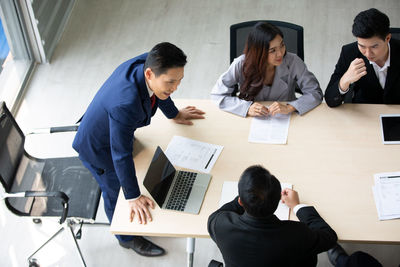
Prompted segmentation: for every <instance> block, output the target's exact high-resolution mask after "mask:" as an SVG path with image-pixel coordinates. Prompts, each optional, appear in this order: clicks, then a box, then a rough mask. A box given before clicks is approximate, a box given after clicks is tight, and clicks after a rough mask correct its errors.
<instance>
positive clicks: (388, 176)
mask: <svg viewBox="0 0 400 267" xmlns="http://www.w3.org/2000/svg"><path fill="white" fill-rule="evenodd" d="M374 179H375V186H373V187H372V191H373V193H374V198H375V204H376V209H377V210H378V217H379V220H390V219H397V218H400V172H392V173H378V174H375V175H374Z"/></svg>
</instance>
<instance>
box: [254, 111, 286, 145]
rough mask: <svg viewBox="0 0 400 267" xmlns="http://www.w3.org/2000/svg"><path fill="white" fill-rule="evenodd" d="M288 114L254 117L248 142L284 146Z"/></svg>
mask: <svg viewBox="0 0 400 267" xmlns="http://www.w3.org/2000/svg"><path fill="white" fill-rule="evenodd" d="M289 123H290V114H276V115H274V116H267V117H256V118H253V119H252V122H251V127H250V133H249V142H252V143H265V144H286V142H287V136H288V131H289Z"/></svg>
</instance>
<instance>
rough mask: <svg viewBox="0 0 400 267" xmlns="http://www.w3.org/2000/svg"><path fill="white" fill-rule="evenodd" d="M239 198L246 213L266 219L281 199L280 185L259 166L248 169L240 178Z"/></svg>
mask: <svg viewBox="0 0 400 267" xmlns="http://www.w3.org/2000/svg"><path fill="white" fill-rule="evenodd" d="M238 187H239V188H238V189H239V197H240V200H241V202H242V204H243V207H244V209H245V210H246V212H247V213H249V214H250V215H252V216H254V217H266V216H268V215H271V214H273V213H274V212H275V210H276V208H277V207H278V204H279V201H280V199H281V191H282V189H281V184H280V182H279V181H278V179H276V178H275V176H273V175H272V174H271V173H270V172H269V171H268V170H267V169H265V168H264V167H263V166H261V165H253V166H250V167H248V168H247V169H246V170H245V171H244V172H243V173H242V175H241V176H240V180H239V185H238Z"/></svg>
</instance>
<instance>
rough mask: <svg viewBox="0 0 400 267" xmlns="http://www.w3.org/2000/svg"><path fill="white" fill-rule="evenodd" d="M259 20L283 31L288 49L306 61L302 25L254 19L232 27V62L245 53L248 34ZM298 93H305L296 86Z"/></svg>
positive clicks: (234, 93) (235, 91)
mask: <svg viewBox="0 0 400 267" xmlns="http://www.w3.org/2000/svg"><path fill="white" fill-rule="evenodd" d="M258 22H268V23H270V24H273V25H275V26H277V27H278V28H279V29H280V30H281V31H282V33H283V38H284V41H285V45H286V49H287V51H289V52H291V53H295V54H297V55H298V56H299V57H300V58H301V59H302V60H303V61H304V30H303V27H302V26H299V25H296V24H293V23H289V22H284V21H277V20H253V21H246V22H241V23H237V24H233V25H231V27H230V63H232V62H233V60H234V59H235V58H237V57H238V56H240V55H241V54H243V50H244V47H245V45H246V40H247V36H248V35H249V32H250V31H251V29H252V28H253V27H254V25H256V24H257V23H258ZM237 93H238V88H237V87H235V90H234V91H233V92H232V96H236V94H237ZM296 93H299V94H303V93H302V92H301V90H300V89H299V88H297V87H296Z"/></svg>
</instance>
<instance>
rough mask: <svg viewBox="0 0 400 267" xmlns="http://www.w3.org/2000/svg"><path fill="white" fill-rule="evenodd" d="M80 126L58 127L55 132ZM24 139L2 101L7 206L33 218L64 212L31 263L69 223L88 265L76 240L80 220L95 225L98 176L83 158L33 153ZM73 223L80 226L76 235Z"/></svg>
mask: <svg viewBox="0 0 400 267" xmlns="http://www.w3.org/2000/svg"><path fill="white" fill-rule="evenodd" d="M76 129H77V127H76V126H75V127H72V128H69V127H59V128H51V132H61V131H68V130H76ZM24 143H25V136H24V134H23V132H22V131H21V129H20V127H19V126H18V124H17V122H16V121H15V119H14V118H13V116H12V114H11V113H10V111H9V110H8V109H7V107H6V105H5V103H4V102H0V182H1V184H2V185H3V187H4V190H5V192H6V193H5V194H4V196H3V198H4V200H5V204H6V206H7V207H8V209H9V210H10V211H11V212H13V213H14V214H16V215H19V216H29V217H34V218H35V220H34V222H40V219H37V218H38V217H58V216H60V217H61V219H60V221H59V222H60V224H61V225H62V227H61V228H60V229H59V230H58V231H57V232H56V233H55V234H54V235H53V236H51V237H50V238H49V239H48V240H47V241H46V242H45V243H44V244H43V245H42V246H41V247H40V248H39V249H37V250H36V251H35V252H34V253H33V254H32V255H31V256H29V257H28V261H29V266H39V265H38V263H37V260H36V259H34V258H33V256H34V255H35V254H36V253H37V252H38V251H39V250H40V249H42V248H43V247H44V246H45V245H46V244H47V243H48V242H49V241H51V240H52V239H53V238H54V237H56V236H57V235H58V234H59V233H61V232H62V231H63V230H64V229H65V228H69V230H70V232H71V234H72V236H73V238H74V240H75V245H76V249H77V250H78V252H79V255H80V259H81V262H82V264H83V266H86V263H85V261H84V258H83V256H82V253H81V251H80V248H79V245H78V243H77V239H79V238H80V236H81V227H82V224H83V223H93V224H94V220H95V218H96V213H97V208H98V206H99V201H100V195H101V191H100V188H99V186H98V184H97V182H96V180H95V179H94V178H93V176H92V175H91V173H90V172H89V171H88V170H87V169H86V168H85V167H84V166H83V165H82V163H81V161H80V160H79V158H77V157H68V158H48V159H39V158H35V157H32V156H31V155H29V154H28V153H27V152H26V151H25V149H24ZM101 224H103V223H101ZM75 227H80V228H79V230H78V232H77V234H76V235H75V233H74V228H75ZM21 230H23V229H21Z"/></svg>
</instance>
